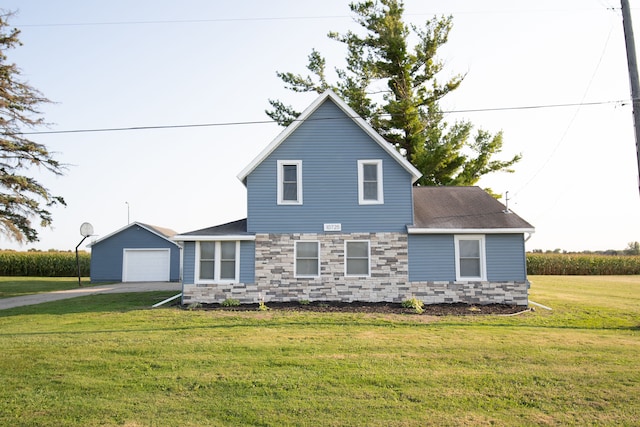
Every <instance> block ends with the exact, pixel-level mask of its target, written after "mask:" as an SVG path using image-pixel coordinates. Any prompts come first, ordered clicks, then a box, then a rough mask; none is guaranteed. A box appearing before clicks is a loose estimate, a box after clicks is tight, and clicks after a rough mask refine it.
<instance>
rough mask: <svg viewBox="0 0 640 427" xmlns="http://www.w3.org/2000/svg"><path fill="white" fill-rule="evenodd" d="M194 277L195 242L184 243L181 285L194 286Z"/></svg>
mask: <svg viewBox="0 0 640 427" xmlns="http://www.w3.org/2000/svg"><path fill="white" fill-rule="evenodd" d="M195 275H196V242H184V249H183V250H182V283H187V284H190V285H192V284H194V283H195Z"/></svg>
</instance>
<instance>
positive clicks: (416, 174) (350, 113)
mask: <svg viewBox="0 0 640 427" xmlns="http://www.w3.org/2000/svg"><path fill="white" fill-rule="evenodd" d="M327 99H330V100H331V101H333V103H334V104H336V105H337V106H338V108H340V109H341V110H342V111H343V112H344V113H345V114H346V115H347V117H349V118H351V119H352V120H353V121H354V122H355V123H356V124H357V125H358V126H360V128H361V129H362V130H363V131H364V132H365V133H366V134H367V135H369V136H370V137H371V139H373V140H374V141H375V142H377V143H378V145H380V147H382V148H383V149H384V150H385V151H386V152H387V153H388V154H389V155H390V156H391V157H392V158H394V159H395V160H396V161H397V162H398V163H400V165H401V166H402V167H403V168H404V169H406V170H407V172H409V174H411V176H412V178H411V183H414V182H416V181H417V180H418V179H419V178H420V177H421V176H422V174H421V173H420V171H419V170H417V169H416V168H415V167H414V166H413V165H412V164H411V163H409V162H408V161H407V159H405V158H404V157H403V156H402V154H400V153H399V152H398V150H396V149H395V148H394V147H393V146H392V145H391V144H389V143H388V142H387V141H386V140H385V139H384V138H383V137H382V136H380V134H379V133H378V132H376V131H375V129H373V128H372V127H371V125H369V123H367V122H366V121H365V120H364V119H363V118H362V117H360V116H359V115H358V114H357V113H356V112H355V111H354V110H353V109H352V108H351V107H349V105H347V103H346V102H344V101H343V100H342V99H341V98H340V97H339V96H338V95H336V94H335V92H333V91H332V90H326V91H325V92H323V93H322V94H321V95H320V96H319V97H318V98H316V100H315V101H313V103H312V104H311V105H309V106H308V107H307V108H306V109H305V110H304V111H303V112H302V114H300V116H298V118H297V119H295V121H294V122H293V123H291V124H290V125H289V126H287V127H286V128H285V129H284V130H283V131H282V132H281V133H280V135H278V136H277V137H276V138H275V139H274V140H273V141H271V143H270V144H269V145H268V146H267V147H266V148H265V149H264V150H262V152H261V153H260V154H258V156H257V157H256V158H255V159H253V161H251V163H249V164H248V165H247V167H245V168H244V169H243V170H242V171H241V172H240V173H239V174H238V179H239V180H240V181H242V183H243V184H245V185H246V183H247V182H246V179H247V176H249V174H250V173H251V172H253V170H254V169H255V168H256V167H257V166H258V165H259V164H260V163H262V161H263V160H265V159H266V158H267V157H268V156H269V155H270V154H271V153H272V152H273V151H274V150H275V149H276V148H278V146H279V145H280V144H282V143H283V142H284V141H285V140H286V139H287V138H288V137H289V136H290V135H291V134H292V133H293V132H294V131H295V130H296V129H297V128H298V127H299V126H300V125H301V124H302V123H304V121H305V120H306V119H308V118H309V117H310V116H311V115H312V114H313V113H314V112H315V111H316V110H317V109H318V107H320V106H321V105H322V104H323V103H324V102H325V101H326V100H327Z"/></svg>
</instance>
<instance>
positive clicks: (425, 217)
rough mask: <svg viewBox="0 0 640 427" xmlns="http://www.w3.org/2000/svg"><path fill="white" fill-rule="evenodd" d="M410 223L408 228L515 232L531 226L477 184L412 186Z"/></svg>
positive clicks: (530, 228) (531, 227) (529, 228)
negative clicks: (412, 215)
mask: <svg viewBox="0 0 640 427" xmlns="http://www.w3.org/2000/svg"><path fill="white" fill-rule="evenodd" d="M413 211H414V224H413V226H409V227H408V228H409V231H410V232H411V231H412V229H413V231H417V229H424V230H425V231H426V232H428V231H430V230H433V231H435V230H440V229H441V230H447V229H456V230H465V229H468V230H485V229H487V230H491V229H496V230H498V229H500V230H503V231H508V229H513V230H514V232H516V231H515V230H516V229H517V230H518V231H519V232H522V231H523V230H525V231H531V232H533V230H534V227H533V226H532V225H531V224H529V223H528V222H527V221H525V220H524V219H522V218H520V217H519V216H518V215H516V214H515V213H513V212H510V213H506V212H505V206H504V205H503V204H502V203H500V202H499V201H497V200H496V199H495V198H493V197H492V196H491V195H490V194H488V193H487V192H486V191H484V190H482V189H481V188H480V187H414V188H413Z"/></svg>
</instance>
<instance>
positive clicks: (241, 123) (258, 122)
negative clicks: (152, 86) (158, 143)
mask: <svg viewBox="0 0 640 427" xmlns="http://www.w3.org/2000/svg"><path fill="white" fill-rule="evenodd" d="M627 102H629V101H628V100H618V101H596V102H582V103H568V104H545V105H526V106H518V107H496V108H477V109H465V110H444V111H441V113H443V114H457V113H481V112H493V111H518V110H533V109H543V108H563V107H576V106H579V107H584V106H595V105H607V104H620V105H625V103H627ZM381 116H389V114H382V115H381ZM342 118H344V116H341V117H327V118H320V119H306V121H316V120H336V119H342ZM351 118H352V119H353V118H356V117H351ZM294 121H298V120H294ZM273 123H276V122H275V121H273V120H252V121H238V122H217V123H193V124H183V125H156V126H130V127H113V128H92V129H66V130H47V131H31V132H15V133H14V134H15V135H55V134H71V133H99V132H126V131H141V130H158V129H160V130H162V129H188V128H203V127H221V126H247V125H262V124H273Z"/></svg>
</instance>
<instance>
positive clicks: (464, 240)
mask: <svg viewBox="0 0 640 427" xmlns="http://www.w3.org/2000/svg"><path fill="white" fill-rule="evenodd" d="M455 252H456V280H486V277H487V274H486V270H487V267H486V261H485V245H484V236H472V235H468V236H455Z"/></svg>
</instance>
